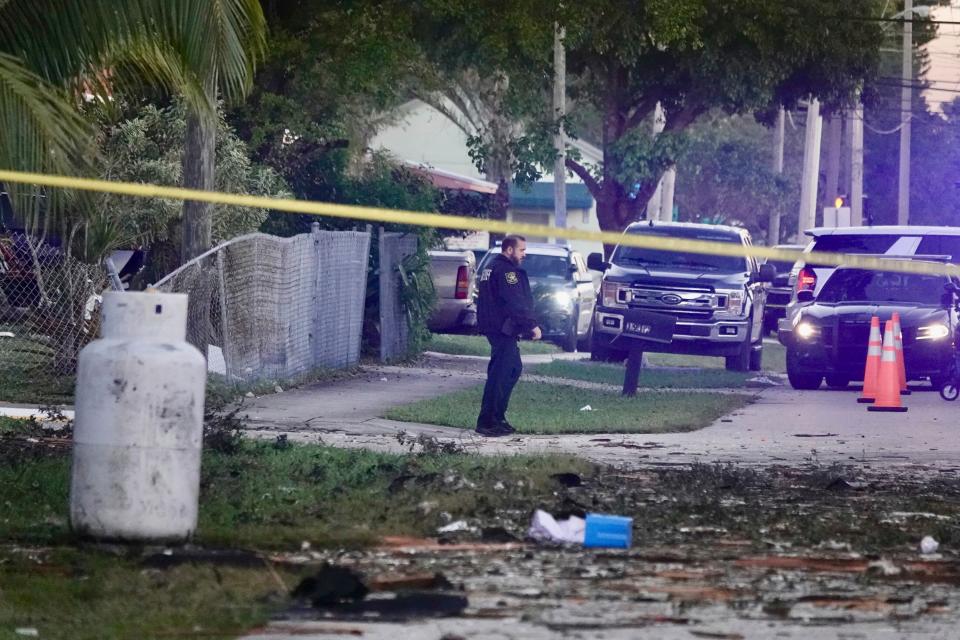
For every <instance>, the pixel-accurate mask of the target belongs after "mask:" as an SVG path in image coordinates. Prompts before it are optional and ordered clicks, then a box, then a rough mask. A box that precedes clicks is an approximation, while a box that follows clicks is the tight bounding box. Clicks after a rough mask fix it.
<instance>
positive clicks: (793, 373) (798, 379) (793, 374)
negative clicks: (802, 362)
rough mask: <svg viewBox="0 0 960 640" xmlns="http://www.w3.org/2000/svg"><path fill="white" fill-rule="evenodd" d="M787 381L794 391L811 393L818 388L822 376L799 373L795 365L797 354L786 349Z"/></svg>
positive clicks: (804, 372)
mask: <svg viewBox="0 0 960 640" xmlns="http://www.w3.org/2000/svg"><path fill="white" fill-rule="evenodd" d="M787 379H789V380H790V386H791V387H793V388H794V389H798V390H801V391H813V390H814V389H819V388H820V383H821V382H822V381H823V375H822V374H819V373H809V372H806V371H800V368H799V366H798V364H797V354H796V353H795V352H794V351H793V350H792V349H787Z"/></svg>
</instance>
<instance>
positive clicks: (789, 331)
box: [779, 267, 957, 389]
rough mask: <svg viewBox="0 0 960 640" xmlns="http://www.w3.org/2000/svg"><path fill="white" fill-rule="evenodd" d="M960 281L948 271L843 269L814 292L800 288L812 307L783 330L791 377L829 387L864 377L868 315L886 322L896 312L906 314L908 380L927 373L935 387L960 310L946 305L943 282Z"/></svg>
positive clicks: (803, 384) (802, 384)
mask: <svg viewBox="0 0 960 640" xmlns="http://www.w3.org/2000/svg"><path fill="white" fill-rule="evenodd" d="M951 283H952V284H957V281H956V280H954V279H951V278H950V277H948V276H938V275H925V274H913V273H895V272H890V271H874V270H869V269H858V268H853V267H841V268H838V269H836V270H834V272H833V273H832V274H831V275H830V277H829V278H828V279H827V281H826V282H825V283H824V284H822V285H821V288H820V291H819V293H818V294H817V295H816V296H815V297H814V294H813V292H812V291H810V290H805V291H802V292H801V293H800V301H801V302H804V303H806V305H805V306H804V307H803V308H802V309H801V310H800V311H799V312H798V314H797V315H796V317H795V318H794V319H793V325H792V326H791V327H789V328H788V327H783V326H782V325H781V328H780V330H779V337H780V341H781V342H782V343H783V344H785V345H786V347H787V375H788V376H789V379H790V384H791V385H792V386H793V387H794V388H795V389H817V388H819V387H820V384H821V382H822V381H823V379H824V378H826V380H827V385H829V386H830V387H834V388H845V387H846V386H847V385H848V384H849V383H850V382H851V381H854V380H863V373H864V368H865V366H866V360H867V343H868V341H869V336H870V319H871V318H872V317H873V316H878V317H879V318H880V323H881V327H882V326H883V323H884V322H885V321H887V320H889V319H890V318H891V317H892V316H893V313H894V312H897V313H899V314H900V327H901V330H902V334H903V355H904V364H905V365H906V372H907V379H908V380H917V379H922V378H929V379H930V381H931V382H932V383H933V385H934V387H935V388H940V386H942V384H943V382H944V381H946V377H947V374H948V372H949V369H950V364H951V362H952V358H953V331H952V328H953V327H955V326H956V322H957V317H956V316H957V314H956V311H955V309H954V308H953V306H952V305H950V306H949V308H944V305H943V295H944V293H945V287H946V286H947V285H950V284H951Z"/></svg>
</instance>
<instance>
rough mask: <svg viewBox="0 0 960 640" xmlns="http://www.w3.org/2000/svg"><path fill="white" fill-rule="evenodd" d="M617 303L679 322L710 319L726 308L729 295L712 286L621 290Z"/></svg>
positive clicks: (636, 286)
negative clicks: (667, 316)
mask: <svg viewBox="0 0 960 640" xmlns="http://www.w3.org/2000/svg"><path fill="white" fill-rule="evenodd" d="M618 302H620V303H621V304H626V305H627V306H629V307H631V308H634V309H646V310H648V311H656V312H660V313H669V314H671V315H673V316H676V318H677V320H681V321H683V320H710V319H711V318H713V312H714V311H715V310H716V309H718V308H723V307H726V306H727V296H725V295H717V294H716V293H714V291H713V288H712V287H683V286H658V285H652V284H641V285H634V286H632V287H621V288H620V290H619V293H618Z"/></svg>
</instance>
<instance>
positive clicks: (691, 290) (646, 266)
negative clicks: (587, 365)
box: [589, 222, 776, 371]
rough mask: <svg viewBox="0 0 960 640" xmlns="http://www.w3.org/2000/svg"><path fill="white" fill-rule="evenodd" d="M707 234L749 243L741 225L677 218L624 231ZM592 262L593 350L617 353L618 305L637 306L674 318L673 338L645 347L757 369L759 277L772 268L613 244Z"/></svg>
mask: <svg viewBox="0 0 960 640" xmlns="http://www.w3.org/2000/svg"><path fill="white" fill-rule="evenodd" d="M630 234H643V235H651V236H661V237H664V238H685V239H691V240H710V241H714V242H725V243H727V242H729V243H733V244H739V245H743V246H750V245H751V240H750V234H749V232H748V231H747V230H746V229H742V228H738V227H729V226H721V225H707V224H693V223H680V222H639V223H635V224H632V225H630V226H629V227H627V229H626V231H625V232H624V235H630ZM589 265H590V268H591V269H596V270H598V271H603V272H604V275H603V282H602V284H601V294H600V303H599V305H598V307H597V313H596V316H595V318H594V324H593V357H594V358H595V359H598V360H615V361H616V360H622V359H624V358H625V357H626V356H627V352H626V351H625V347H624V345H623V344H622V343H620V342H618V341H616V339H617V337H618V336H619V335H620V334H621V333H622V331H623V322H624V319H623V318H624V315H623V311H624V310H625V309H644V310H647V311H655V312H659V313H665V314H669V315H672V316H674V317H675V318H676V327H675V329H674V334H673V341H672V342H670V343H665V344H659V343H653V342H651V343H649V347H648V350H649V351H656V352H665V353H682V354H691V355H700V356H722V357H724V358H726V367H727V369H730V370H734V371H746V370H748V369H749V370H751V371H758V370H759V369H760V368H761V365H762V360H763V309H764V293H765V292H764V288H763V283H764V282H770V281H772V280H773V277H774V274H775V273H776V272H775V270H774V268H773V266H771V265H760V264H759V263H758V262H757V261H756V260H755V259H753V258H745V257H735V256H719V255H701V254H694V253H685V252H678V251H669V250H663V249H642V248H637V247H631V246H626V245H622V244H621V245H619V246H617V248H616V249H615V250H614V252H613V254H612V255H611V257H610V262H605V261H604V260H603V256H601V255H600V254H599V253H593V254H590V257H589Z"/></svg>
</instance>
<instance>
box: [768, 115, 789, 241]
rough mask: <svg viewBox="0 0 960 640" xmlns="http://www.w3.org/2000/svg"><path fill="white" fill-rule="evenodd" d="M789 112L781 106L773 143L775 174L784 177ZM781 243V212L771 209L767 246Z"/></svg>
mask: <svg viewBox="0 0 960 640" xmlns="http://www.w3.org/2000/svg"><path fill="white" fill-rule="evenodd" d="M786 125H787V111H786V109H784V108H783V105H780V111H779V112H778V113H777V128H776V131H775V134H774V139H773V140H774V141H773V172H774V173H775V174H777V175H783V148H784V143H785V136H786ZM779 242H780V211H779V210H778V209H770V213H769V217H768V219H767V244H768V245H770V246H771V247H772V246H773V245H775V244H777V243H779Z"/></svg>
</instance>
